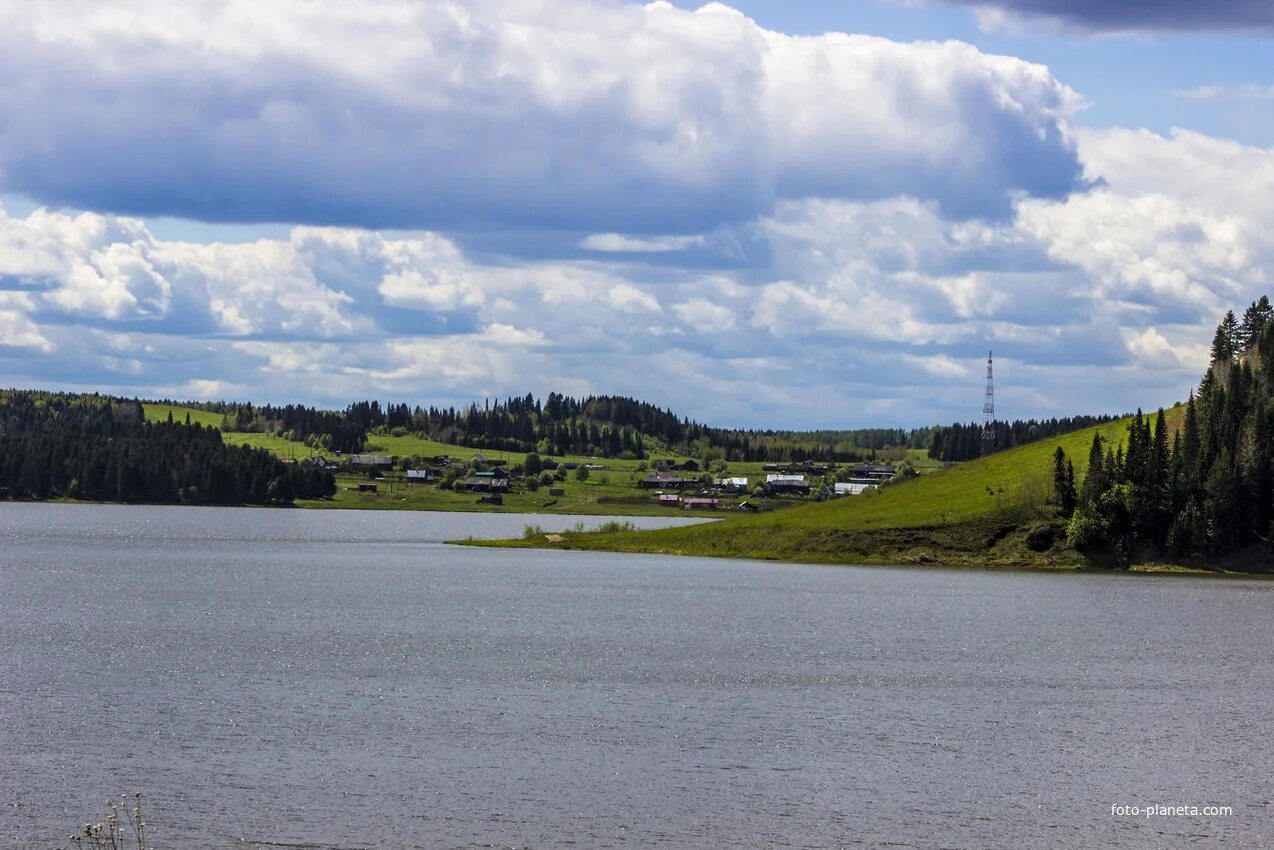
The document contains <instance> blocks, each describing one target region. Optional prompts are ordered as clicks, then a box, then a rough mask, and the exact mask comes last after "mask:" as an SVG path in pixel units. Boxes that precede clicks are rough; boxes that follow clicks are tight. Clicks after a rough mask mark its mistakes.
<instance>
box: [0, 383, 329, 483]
mask: <svg viewBox="0 0 1274 850" xmlns="http://www.w3.org/2000/svg"><path fill="white" fill-rule="evenodd" d="M335 492H336V482H335V479H334V478H333V477H332V475H331V473H330V472H326V471H323V470H319V469H317V468H315V467H314V466H312V465H310V464H288V463H284V462H282V461H281V460H279V459H278V458H276V457H275V456H274V455H272V454H271V453H270V452H268V451H266V450H264V449H255V448H249V447H246V446H228V445H226V444H225V443H224V442H223V441H222V439H221V432H220V431H219V430H218V429H216V428H210V427H204V426H201V425H199V424H197V423H196V424H191V423H189V422H174V421H171V419H170V420H169V421H167V422H147V421H146V420H145V417H144V415H143V413H142V406H141V404H140V403H138V402H137V401H130V400H122V399H113V398H107V397H104V396H96V395H70V394H63V393H46V392H25V391H18V390H10V391H5V392H0V497H5V498H11V499H58V498H66V499H83V500H92V501H106V502H146V503H152V504H192V505H290V504H292V502H293V500H295V499H298V498H322V497H327V496H331V495H332V494H333V493H335Z"/></svg>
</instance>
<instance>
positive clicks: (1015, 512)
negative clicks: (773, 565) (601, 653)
mask: <svg viewBox="0 0 1274 850" xmlns="http://www.w3.org/2000/svg"><path fill="white" fill-rule="evenodd" d="M1180 415H1181V408H1175V409H1173V410H1172V411H1170V412H1169V413H1168V414H1167V416H1168V423H1169V427H1176V423H1177V420H1179V419H1180ZM1127 428H1128V422H1127V421H1126V420H1123V421H1118V422H1111V423H1108V424H1105V425H1100V426H1096V427H1093V428H1086V429H1084V430H1081V431H1076V432H1074V433H1071V434H1066V435H1064V436H1061V437H1056V438H1052V439H1047V440H1041V441H1039V442H1037V443H1032V444H1029V445H1026V446H1021V447H1019V448H1016V449H1011V450H1008V451H1004V452H1001V453H999V454H996V455H992V456H991V457H987V458H982V459H980V460H976V461H971V462H969V463H966V464H962V465H960V466H958V467H955V468H953V469H947V470H942V471H939V472H934V473H932V474H929V475H924V476H921V477H919V478H915V479H913V480H911V481H908V482H905V483H902V484H898V485H895V486H893V487H888V488H885V489H884V490H881V491H879V492H876V493H869V494H866V495H863V496H850V497H845V498H841V499H836V500H833V501H829V502H823V503H819V504H814V505H810V506H808V507H800V508H794V509H792V510H788V511H783V512H781V513H773V514H756V515H752V516H746V517H738V518H731V519H728V520H725V521H722V522H717V523H712V524H709V525H700V526H689V527H685V528H676V529H664V530H660V531H645V532H635V533H624V534H609V535H568V536H567V538H566V539H564V540H562V541H560V542H557V543H553V544H547V545H553V546H558V547H562V548H579V549H598V550H607V551H622V552H649V553H663V554H680V555H704V556H722V557H739V558H766V559H777V560H789V561H805V562H812V563H859V564H861V563H911V564H915V563H934V564H950V565H969V566H995V565H1003V566H1051V567H1078V566H1082V565H1083V563H1084V561H1083V558H1082V556H1080V554H1079V553H1078V552H1075V551H1074V550H1073V549H1069V548H1066V547H1064V546H1057V547H1055V548H1054V549H1052V550H1050V551H1048V552H1043V553H1040V552H1034V551H1031V550H1030V549H1028V548H1027V546H1026V545H1025V537H1026V527H1027V526H1028V525H1030V524H1033V523H1039V522H1041V521H1045V520H1047V517H1048V515H1049V513H1050V508H1049V506H1048V505H1047V503H1046V502H1047V497H1048V491H1049V484H1050V480H1051V469H1052V456H1053V453H1054V452H1055V451H1056V449H1057V447H1058V446H1059V445H1060V446H1061V447H1062V449H1063V450H1064V451H1065V452H1066V454H1067V455H1068V456H1069V457H1070V458H1071V459H1072V461H1073V463H1074V464H1075V472H1076V475H1077V477H1080V478H1082V476H1083V473H1084V470H1085V468H1086V466H1087V461H1088V450H1089V447H1090V445H1091V444H1092V440H1093V434H1094V433H1100V434H1101V435H1102V437H1103V438H1104V439H1106V440H1110V441H1113V442H1116V443H1121V442H1122V441H1123V439H1124V437H1125V435H1126V433H1127ZM504 545H512V546H518V545H522V546H525V545H541V543H540V542H539V541H509V542H507V543H505V544H504Z"/></svg>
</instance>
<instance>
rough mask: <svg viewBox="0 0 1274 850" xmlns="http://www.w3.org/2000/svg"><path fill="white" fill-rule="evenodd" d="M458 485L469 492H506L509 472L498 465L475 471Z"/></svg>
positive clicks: (507, 490)
mask: <svg viewBox="0 0 1274 850" xmlns="http://www.w3.org/2000/svg"><path fill="white" fill-rule="evenodd" d="M459 486H460V487H462V488H463V489H465V490H468V491H469V492H471V493H507V492H509V473H507V472H505V471H504V470H503V469H500V468H499V467H497V468H495V469H492V470H490V471H488V472H475V473H473V475H471V476H470V477H468V478H466V479H465V480H464V482H463V483H462V484H460V485H459Z"/></svg>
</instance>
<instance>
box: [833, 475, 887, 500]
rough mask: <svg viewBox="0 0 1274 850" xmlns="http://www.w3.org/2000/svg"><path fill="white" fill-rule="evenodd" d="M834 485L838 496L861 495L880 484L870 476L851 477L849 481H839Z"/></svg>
mask: <svg viewBox="0 0 1274 850" xmlns="http://www.w3.org/2000/svg"><path fill="white" fill-rule="evenodd" d="M834 486H835V488H836V495H837V496H860V495H862V494H863V493H865V492H867V491H868V490H875V489H876V488H877V487H879V486H880V485H879V484H878V483H877V482H876V481H874V480H872V479H870V478H851V479H850V480H848V481H837V482H836V484H835V485H834Z"/></svg>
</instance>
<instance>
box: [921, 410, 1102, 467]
mask: <svg viewBox="0 0 1274 850" xmlns="http://www.w3.org/2000/svg"><path fill="white" fill-rule="evenodd" d="M1123 418H1124V417H1123V416H1066V417H1063V418H1060V419H1017V420H1014V421H1013V422H995V423H993V426H992V427H993V428H994V430H995V442H994V443H993V444H992V445H990V446H984V445H983V444H982V431H983V427H982V425H981V424H979V423H977V422H968V423H962V422H956V423H954V424H952V425H945V426H940V427H938V428H935V429H933V435H932V437H931V439H930V442H929V447H928V448H929V457H930V458H932V459H934V460H941V461H946V462H953V461H954V462H962V461H966V460H973V459H975V458H979V457H981V456H982V455H984V454H990V453H991V452H999V451H1004V450H1005V449H1011V448H1014V447H1015V446H1024V445H1026V444H1027V443H1034V442H1036V441H1037V440H1045V439H1048V438H1049V437H1058V436H1061V435H1062V434H1069V433H1070V432H1071V431H1078V430H1080V429H1082V428H1090V427H1092V426H1093V425H1104V424H1105V423H1107V422H1113V421H1114V420H1116V419H1123Z"/></svg>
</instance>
